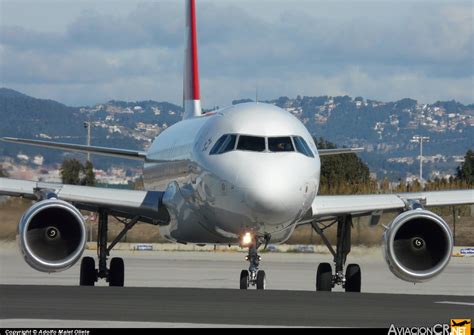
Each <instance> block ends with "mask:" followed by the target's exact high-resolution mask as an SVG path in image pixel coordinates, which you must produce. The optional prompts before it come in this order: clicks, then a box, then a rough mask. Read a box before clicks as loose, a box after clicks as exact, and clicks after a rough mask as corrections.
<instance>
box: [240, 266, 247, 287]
mask: <svg viewBox="0 0 474 335" xmlns="http://www.w3.org/2000/svg"><path fill="white" fill-rule="evenodd" d="M248 288H249V272H248V271H247V270H242V271H241V272H240V289H241V290H246V289H248Z"/></svg>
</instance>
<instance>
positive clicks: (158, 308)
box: [0, 247, 474, 327]
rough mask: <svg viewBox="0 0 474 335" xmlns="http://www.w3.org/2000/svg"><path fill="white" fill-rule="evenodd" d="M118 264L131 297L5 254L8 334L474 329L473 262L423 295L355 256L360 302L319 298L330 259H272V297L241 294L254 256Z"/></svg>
mask: <svg viewBox="0 0 474 335" xmlns="http://www.w3.org/2000/svg"><path fill="white" fill-rule="evenodd" d="M86 254H87V255H91V256H93V255H94V251H86ZM112 256H116V257H117V256H118V257H123V258H124V260H125V265H126V274H125V277H126V279H125V282H126V286H127V287H125V288H109V287H77V283H78V275H79V266H78V265H75V266H74V267H72V268H71V269H69V270H67V271H65V272H61V273H56V274H44V273H40V272H36V271H35V270H32V269H30V268H29V266H28V265H27V264H26V263H25V262H24V261H23V260H22V259H21V256H20V255H19V253H18V251H17V250H16V249H15V248H14V247H2V248H0V284H1V286H0V327H6V326H17V327H18V326H21V325H22V324H25V325H28V326H34V325H37V324H41V320H43V321H46V320H48V321H47V322H48V324H53V325H56V326H61V327H64V326H68V325H69V326H70V325H71V322H89V323H86V324H88V325H89V326H90V327H100V326H104V325H107V326H109V327H110V326H112V327H113V326H114V325H115V326H117V327H121V326H122V325H123V322H128V323H126V326H127V327H139V326H143V325H147V326H148V327H150V326H153V325H155V326H162V325H165V326H170V325H177V326H180V325H181V326H184V325H205V326H209V325H239V326H245V325H251V326H258V325H274V326H318V327H389V326H390V324H392V323H393V324H396V325H397V324H398V325H405V326H408V325H433V324H435V323H444V322H449V319H450V318H466V317H468V318H471V319H474V313H473V311H474V297H473V296H474V258H472V257H471V258H467V257H466V258H452V260H451V262H450V264H449V265H448V267H447V268H446V270H445V271H444V272H443V273H442V274H441V275H440V276H438V277H437V278H435V279H434V280H432V281H430V282H428V283H423V284H417V285H414V284H410V283H406V282H403V281H401V280H399V279H397V278H396V277H395V276H393V275H392V274H391V273H390V271H389V270H388V268H387V266H386V264H385V262H384V260H383V258H382V255H381V251H380V250H379V249H367V250H363V249H362V250H359V251H357V249H355V250H354V253H353V254H351V255H350V257H349V260H348V261H349V262H354V263H359V264H360V265H361V268H362V291H363V293H361V294H356V293H344V292H341V290H340V289H337V290H335V291H337V292H332V293H326V292H314V288H315V272H316V267H317V264H318V263H319V262H326V261H329V260H330V257H329V255H321V254H295V253H264V254H262V258H263V259H262V263H261V267H262V269H264V270H265V271H266V273H267V277H268V280H267V288H268V290H266V291H264V292H262V291H256V290H249V291H240V290H238V289H237V287H238V278H239V273H240V270H241V269H243V268H244V267H246V266H247V264H246V262H245V261H244V256H245V254H244V253H236V252H153V251H152V252H144V251H136V252H133V251H118V252H114V253H113V255H112ZM104 285H105V283H104V282H102V283H101V284H100V286H104ZM25 318H28V320H26V319H25ZM32 320H36V321H32ZM23 322H24V323H23ZM91 322H92V323H91Z"/></svg>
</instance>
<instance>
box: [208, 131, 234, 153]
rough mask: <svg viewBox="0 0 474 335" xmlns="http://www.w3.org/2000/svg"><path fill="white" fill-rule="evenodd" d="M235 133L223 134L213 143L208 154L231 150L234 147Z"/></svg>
mask: <svg viewBox="0 0 474 335" xmlns="http://www.w3.org/2000/svg"><path fill="white" fill-rule="evenodd" d="M236 139H237V135H223V136H221V138H219V139H218V140H217V142H216V144H214V147H213V148H212V149H211V151H210V152H209V154H210V155H218V154H223V153H225V152H228V151H232V150H234V148H235V141H236Z"/></svg>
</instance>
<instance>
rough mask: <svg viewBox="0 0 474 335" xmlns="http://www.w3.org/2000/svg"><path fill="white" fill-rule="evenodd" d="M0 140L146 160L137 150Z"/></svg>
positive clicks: (24, 140) (27, 140) (144, 153)
mask: <svg viewBox="0 0 474 335" xmlns="http://www.w3.org/2000/svg"><path fill="white" fill-rule="evenodd" d="M1 140H2V141H4V142H12V143H21V144H28V145H35V146H38V147H43V148H51V149H61V150H67V151H77V152H84V153H93V154H97V155H103V156H112V157H119V158H125V159H134V160H142V161H143V160H145V159H146V152H145V151H138V150H127V149H117V148H106V147H96V146H89V145H82V144H73V143H60V142H49V141H41V140H30V139H24V138H14V137H2V138H1Z"/></svg>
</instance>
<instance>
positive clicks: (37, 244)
mask: <svg viewBox="0 0 474 335" xmlns="http://www.w3.org/2000/svg"><path fill="white" fill-rule="evenodd" d="M17 240H18V242H19V245H20V250H21V252H22V254H23V257H24V258H25V261H26V262H27V263H28V264H29V265H30V266H31V267H32V268H34V269H36V270H38V271H43V272H57V271H63V270H66V269H68V268H69V267H71V266H72V265H74V264H75V263H76V262H77V261H78V260H79V259H80V258H81V256H82V253H83V252H84V249H85V245H86V226H85V223H84V219H83V217H82V215H81V213H80V212H79V211H78V210H77V208H76V207H74V206H73V205H71V204H69V203H67V202H65V201H62V200H57V199H48V200H42V201H39V202H37V203H36V204H34V205H33V206H31V207H30V208H29V209H28V210H27V211H26V212H25V213H24V214H23V216H22V217H21V219H20V223H19V225H18V236H17Z"/></svg>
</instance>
